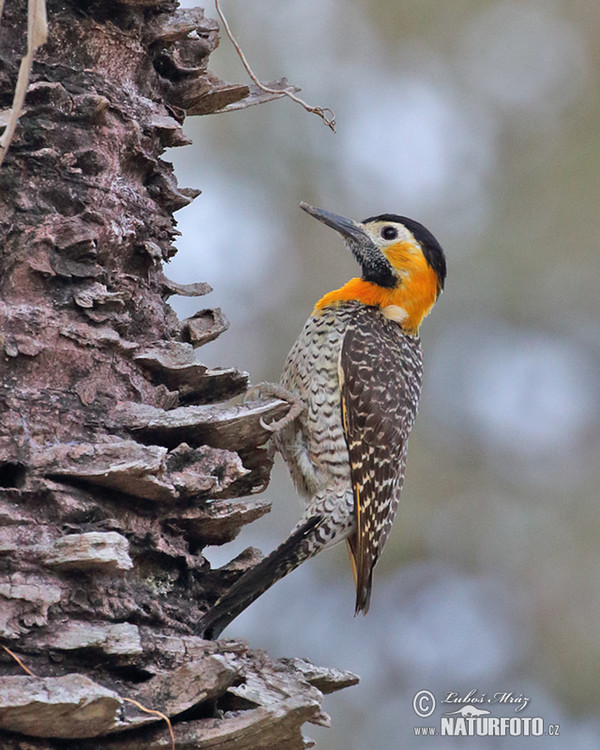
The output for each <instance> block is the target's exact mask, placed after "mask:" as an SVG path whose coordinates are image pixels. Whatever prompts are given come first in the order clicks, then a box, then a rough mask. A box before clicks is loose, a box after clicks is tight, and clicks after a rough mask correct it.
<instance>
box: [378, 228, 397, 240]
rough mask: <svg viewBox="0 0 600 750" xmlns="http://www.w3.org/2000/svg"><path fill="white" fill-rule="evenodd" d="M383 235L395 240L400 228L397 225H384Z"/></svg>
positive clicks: (386, 238) (385, 238) (384, 237)
mask: <svg viewBox="0 0 600 750" xmlns="http://www.w3.org/2000/svg"><path fill="white" fill-rule="evenodd" d="M381 236H382V237H383V239H384V240H395V239H396V237H397V236H398V230H397V229H396V227H383V229H382V230H381Z"/></svg>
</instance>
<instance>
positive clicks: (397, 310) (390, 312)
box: [381, 305, 408, 323]
mask: <svg viewBox="0 0 600 750" xmlns="http://www.w3.org/2000/svg"><path fill="white" fill-rule="evenodd" d="M381 312H382V313H383V314H384V315H385V317H386V318H388V319H389V320H393V321H394V322H395V323H403V322H404V321H405V320H406V319H407V318H408V313H407V312H406V310H405V309H404V308H403V307H400V305H388V306H387V307H382V308H381Z"/></svg>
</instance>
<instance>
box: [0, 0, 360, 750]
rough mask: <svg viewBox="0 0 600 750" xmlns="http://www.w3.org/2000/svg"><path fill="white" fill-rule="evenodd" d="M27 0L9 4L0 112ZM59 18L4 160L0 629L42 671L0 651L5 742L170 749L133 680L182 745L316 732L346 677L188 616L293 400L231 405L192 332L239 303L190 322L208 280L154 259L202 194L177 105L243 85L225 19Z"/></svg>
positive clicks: (207, 586)
mask: <svg viewBox="0 0 600 750" xmlns="http://www.w3.org/2000/svg"><path fill="white" fill-rule="evenodd" d="M24 5H25V4H24V3H18V2H9V3H7V5H6V7H5V9H4V17H3V19H2V27H1V29H0V109H2V108H7V107H9V106H10V102H11V96H12V91H13V89H14V85H15V80H16V75H17V70H18V63H19V58H20V56H21V55H22V53H23V50H24V46H25V43H26V36H27V35H26V28H27V27H26V18H25V8H24ZM48 18H49V41H48V43H47V44H46V45H45V46H44V47H43V48H42V50H41V51H40V53H39V54H38V56H37V60H36V62H35V64H34V68H33V74H32V77H31V81H30V86H29V90H28V93H27V98H26V105H25V112H24V114H23V116H22V117H21V120H20V123H19V127H18V129H17V132H16V134H15V138H14V140H13V142H12V144H11V148H10V150H9V152H8V155H7V158H6V160H5V163H4V165H3V167H2V169H0V243H1V250H0V336H1V338H0V372H1V382H0V413H1V418H0V524H1V526H0V553H1V554H0V636H1V637H2V643H4V645H5V646H7V647H8V648H9V649H11V650H12V651H13V652H15V653H17V654H18V655H19V656H20V657H21V659H22V660H23V662H24V663H25V664H26V666H27V667H28V668H29V670H31V672H32V673H33V674H32V675H30V674H26V673H25V672H23V670H22V668H21V667H20V666H19V664H18V663H17V662H16V661H15V660H14V659H13V658H12V657H11V656H10V655H9V654H8V653H6V652H0V670H1V673H2V675H3V677H2V679H1V680H0V733H1V734H2V747H3V748H7V749H8V748H22V747H25V746H26V747H27V748H40V749H41V748H56V747H64V739H65V738H68V739H70V740H71V741H72V744H70V745H69V746H70V747H73V748H128V749H130V748H131V749H132V750H133V749H134V748H142V747H143V748H163V747H169V745H170V739H169V734H168V732H167V730H166V727H165V725H164V723H163V720H162V719H161V718H160V717H159V716H157V715H156V714H154V715H153V714H147V713H143V712H141V711H140V710H139V709H138V708H136V707H135V706H134V705H133V704H131V703H127V702H126V701H124V698H130V699H133V700H135V701H138V702H139V703H140V704H143V705H144V706H146V707H147V708H150V709H154V710H158V711H161V712H162V713H164V714H166V715H168V716H170V717H177V718H179V719H181V721H180V722H179V723H175V735H176V740H177V743H178V744H177V747H180V748H185V747H189V748H192V747H194V748H199V747H209V746H211V745H212V744H214V743H216V742H217V741H218V742H219V743H220V744H219V747H221V748H223V750H225V749H226V748H234V747H235V748H237V749H238V750H243V748H248V749H249V748H258V747H261V748H271V747H272V748H278V749H279V750H281V749H284V748H299V747H303V745H304V741H303V740H302V737H301V733H300V726H301V725H302V724H303V723H304V722H305V721H313V722H317V723H322V722H324V721H325V716H324V714H322V712H321V710H320V702H321V698H322V693H323V692H328V691H330V690H333V689H338V688H339V687H343V686H344V685H346V684H351V683H352V682H353V681H354V680H355V678H354V677H353V676H350V675H347V674H342V673H337V672H334V671H332V670H319V669H317V668H314V667H312V666H311V665H307V664H306V663H300V662H298V661H289V662H282V661H280V662H273V661H272V660H270V659H269V658H268V657H267V656H266V655H265V654H263V653H261V652H255V651H248V650H247V648H246V647H245V646H244V645H242V644H237V643H235V642H231V641H230V642H219V643H216V644H215V643H212V642H208V641H204V640H202V639H200V638H198V637H197V636H195V635H194V627H195V624H196V622H197V620H198V612H199V610H201V609H205V608H206V607H207V606H208V604H210V603H211V602H213V601H214V600H215V599H216V598H217V597H218V596H219V595H220V594H221V593H222V592H223V591H224V590H225V589H226V588H227V587H228V586H229V585H230V584H231V583H232V581H233V580H234V579H235V578H236V577H237V575H239V574H240V572H243V571H244V570H245V569H246V568H247V567H248V566H249V565H251V564H253V563H254V562H256V559H257V555H258V553H256V552H255V551H253V550H247V551H246V553H243V554H242V555H241V556H240V557H239V558H238V559H236V560H235V561H233V562H232V563H230V564H229V565H228V566H226V567H224V568H221V569H219V570H216V571H213V570H211V569H210V566H209V565H208V563H207V562H206V561H205V559H204V558H203V557H202V549H203V547H204V546H206V545H207V544H222V543H224V542H226V541H228V540H230V539H232V538H233V537H234V536H235V535H236V534H237V532H238V531H239V529H240V527H241V526H242V525H243V524H245V523H248V522H250V521H252V520H254V519H255V518H258V517H259V516H261V515H263V514H264V513H265V512H267V511H268V509H269V506H268V503H265V502H264V501H252V500H245V501H237V502H234V501H233V500H232V498H235V497H239V496H241V495H247V494H250V493H252V492H254V491H257V490H259V489H261V488H262V487H264V485H265V484H266V482H267V481H268V477H269V471H270V468H271V460H270V458H269V456H268V454H267V451H266V450H265V449H264V444H265V442H266V441H267V439H268V437H269V435H268V433H267V432H266V431H265V430H264V428H263V427H262V426H261V424H260V419H261V417H263V418H265V419H266V420H267V421H269V420H271V419H275V418H278V417H281V416H282V415H283V414H285V412H286V409H287V408H288V407H287V405H286V404H284V403H283V402H281V401H254V402H251V403H249V404H247V405H238V406H231V405H228V404H227V403H225V402H226V401H227V400H229V399H230V398H232V397H233V396H235V395H238V394H240V393H242V392H244V390H245V389H246V387H247V382H248V377H247V375H246V373H243V372H239V371H237V370H235V369H232V368H229V369H218V370H215V369H208V368H207V367H205V366H204V365H202V364H201V363H200V362H199V361H198V360H197V359H196V355H195V348H196V347H198V346H201V345H202V344H203V343H205V342H207V341H209V340H211V339H212V338H214V337H215V336H217V335H219V334H220V333H221V332H222V331H223V330H225V329H226V327H227V324H226V321H225V320H224V318H223V316H222V315H221V314H220V312H219V311H218V310H200V311H199V312H198V313H197V314H196V315H195V316H193V317H192V318H190V319H188V320H185V321H182V322H180V321H178V320H177V318H176V316H175V315H174V313H173V311H172V310H171V308H170V307H169V306H168V305H167V304H166V300H167V299H168V297H169V296H171V295H173V294H186V295H192V296H200V295H203V294H205V293H207V292H208V291H210V290H209V287H208V286H207V285H206V284H202V283H196V284H190V285H179V284H175V283H173V282H171V281H170V280H168V279H167V278H165V276H164V275H163V270H162V261H163V260H165V259H168V258H170V257H171V256H172V255H173V254H174V252H175V249H174V247H173V244H172V242H173V238H174V236H175V235H176V234H177V231H176V229H175V226H174V220H173V216H172V213H173V211H175V210H176V209H178V208H181V207H182V206H184V205H186V204H187V203H189V202H190V201H191V200H192V199H193V197H194V196H195V194H196V193H195V191H193V190H186V189H181V188H179V187H178V186H177V182H176V180H175V178H174V176H173V173H172V169H171V166H170V165H169V164H168V163H166V162H164V161H162V160H161V159H160V155H161V153H162V152H163V150H164V149H165V147H167V146H177V145H182V144H185V143H187V140H186V138H185V136H184V135H183V132H182V129H181V122H182V120H183V118H184V116H185V115H186V114H204V113H210V112H213V111H216V110H219V109H223V108H224V107H227V106H228V105H230V104H232V103H235V102H239V101H240V100H243V99H244V97H247V96H248V94H249V91H248V88H247V87H245V86H240V85H234V84H226V83H224V82H222V81H220V80H219V79H218V78H217V77H216V76H214V75H213V74H212V73H211V72H210V71H208V70H207V67H206V62H207V59H208V55H209V54H210V52H211V51H212V50H213V49H214V48H215V46H216V44H217V41H218V37H217V26H216V24H215V23H214V22H213V21H210V20H208V19H206V18H205V17H204V14H203V12H202V11H201V10H200V9H195V10H178V9H176V6H175V4H174V3H170V2H166V3H165V2H163V3H157V2H155V1H154V0H143V1H142V2H139V1H138V2H132V3H131V4H128V3H105V2H98V3H83V2H79V3H77V2H74V0H67V2H66V3H65V2H61V3H59V2H50V4H49V7H48ZM199 241H201V238H199ZM23 735H25V736H26V737H27V740H26V741H25V739H24V737H23ZM52 738H63V739H52ZM24 742H25V744H23V743H24ZM61 743H62V744H61Z"/></svg>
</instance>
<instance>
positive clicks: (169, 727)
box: [121, 696, 176, 750]
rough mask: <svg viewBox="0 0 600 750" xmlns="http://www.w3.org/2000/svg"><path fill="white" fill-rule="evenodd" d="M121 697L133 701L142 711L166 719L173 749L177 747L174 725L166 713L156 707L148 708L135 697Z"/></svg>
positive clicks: (128, 701) (129, 701)
mask: <svg viewBox="0 0 600 750" xmlns="http://www.w3.org/2000/svg"><path fill="white" fill-rule="evenodd" d="M121 699H122V700H124V701H127V703H133V705H134V706H136V707H137V708H139V709H140V711H143V712H144V713H146V714H154V715H155V716H160V718H161V719H164V721H166V722H167V728H168V730H169V736H170V738H171V750H176V749H175V734H174V732H173V725H172V724H171V719H169V717H168V716H167V715H166V714H163V712H162V711H157V710H156V709H155V708H146V706H142V704H141V703H138V702H137V701H134V700H133V698H125V697H123V696H121Z"/></svg>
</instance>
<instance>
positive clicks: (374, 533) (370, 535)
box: [339, 307, 422, 614]
mask: <svg viewBox="0 0 600 750" xmlns="http://www.w3.org/2000/svg"><path fill="white" fill-rule="evenodd" d="M339 376H340V387H341V394H342V422H343V425H344V432H345V435H346V442H347V445H348V452H349V456H350V466H351V478H352V488H353V492H354V508H355V514H356V533H355V535H353V536H352V537H351V538H350V539H349V545H350V551H351V556H352V560H353V570H354V575H355V584H356V610H355V611H356V613H358V612H359V611H361V610H362V611H363V612H364V613H365V614H366V613H367V611H368V608H369V600H370V595H371V582H372V577H373V567H374V565H375V563H376V562H377V559H378V558H379V555H380V554H381V550H382V549H383V545H384V544H385V541H386V539H387V537H388V535H389V532H390V528H391V525H392V522H393V520H394V517H395V515H396V510H397V508H398V498H399V496H400V491H401V489H402V482H403V480H404V467H405V463H406V450H407V441H408V436H409V433H410V430H411V428H412V425H413V422H414V418H415V416H416V412H417V407H418V403H419V396H420V392H421V379H422V358H421V344H420V341H419V338H418V337H416V336H408V335H406V334H404V333H403V332H402V330H401V329H400V327H399V326H398V325H397V324H396V323H394V322H392V321H389V320H388V319H386V318H385V317H384V316H383V315H382V314H381V313H380V312H379V310H378V309H377V308H373V307H364V308H360V309H359V310H358V311H357V314H356V317H355V318H354V319H353V321H352V323H351V324H350V325H349V326H348V329H347V332H346V335H345V337H344V343H343V346H342V351H341V355H340V366H339Z"/></svg>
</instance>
